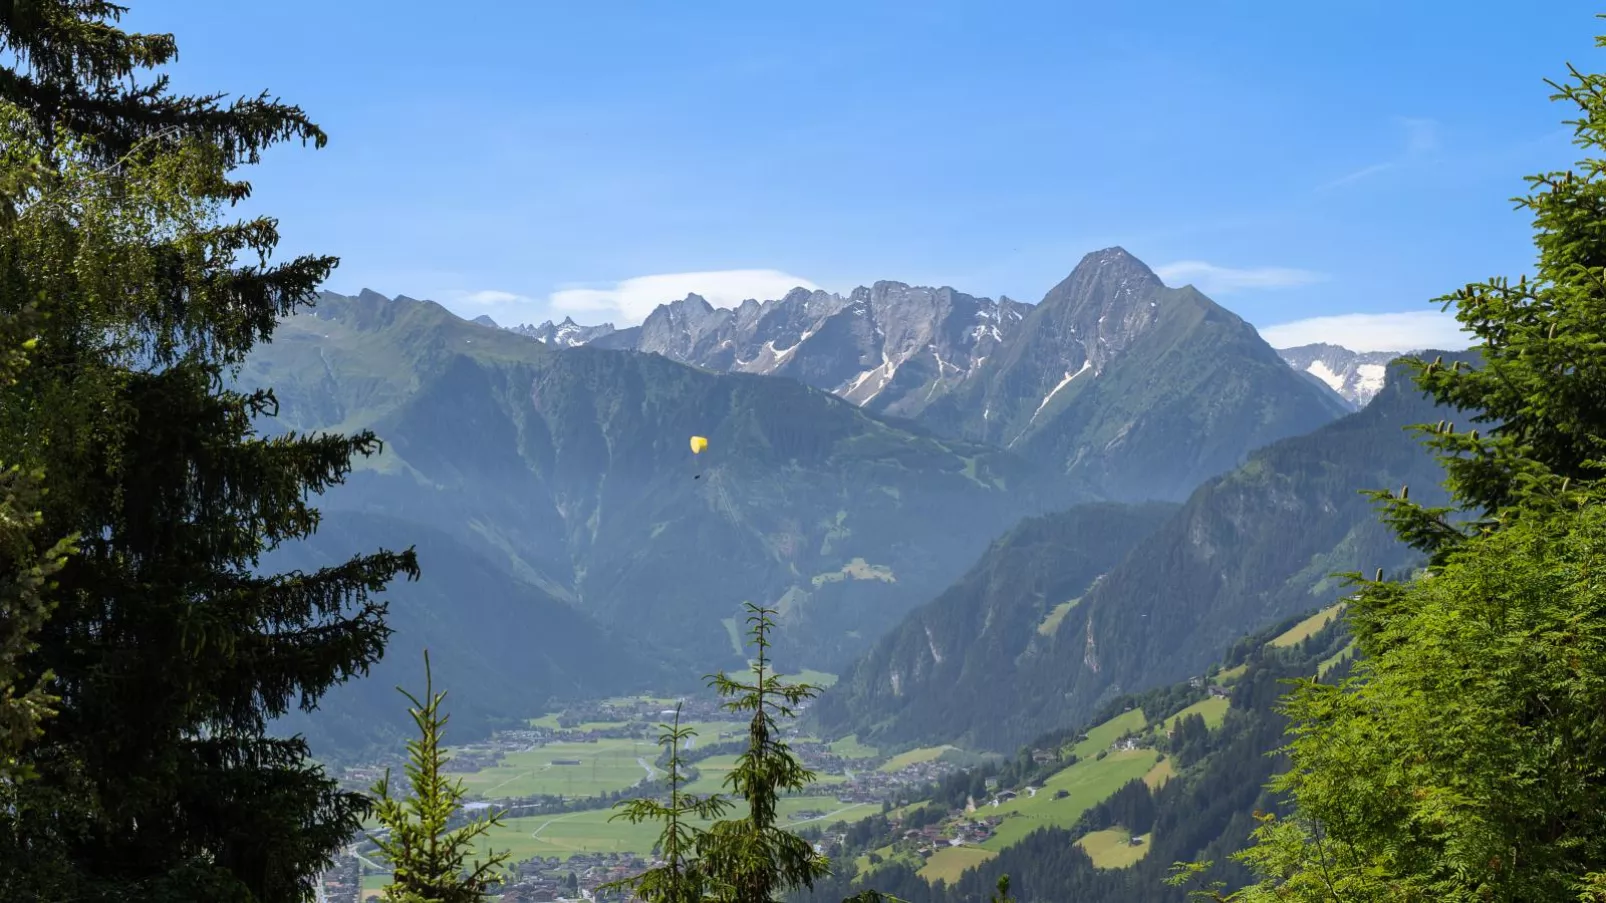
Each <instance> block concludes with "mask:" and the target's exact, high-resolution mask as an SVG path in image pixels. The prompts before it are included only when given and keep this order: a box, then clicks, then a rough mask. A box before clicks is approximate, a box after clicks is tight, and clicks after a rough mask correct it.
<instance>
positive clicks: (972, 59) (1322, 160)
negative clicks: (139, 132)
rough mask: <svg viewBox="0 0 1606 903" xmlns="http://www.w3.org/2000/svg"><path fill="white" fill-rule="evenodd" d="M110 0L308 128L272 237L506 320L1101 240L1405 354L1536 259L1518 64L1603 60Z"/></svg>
mask: <svg viewBox="0 0 1606 903" xmlns="http://www.w3.org/2000/svg"><path fill="white" fill-rule="evenodd" d="M129 2H130V4H131V5H132V6H133V7H134V9H133V12H132V13H131V15H130V16H129V18H128V19H127V20H126V24H128V25H129V26H130V27H134V28H139V29H144V30H158V31H171V32H174V33H175V34H176V35H177V37H178V39H179V47H180V59H179V61H178V63H177V64H176V65H175V66H174V67H173V68H172V70H171V71H172V74H173V77H174V81H175V82H176V83H177V85H178V86H179V87H180V88H182V89H187V90H225V91H233V92H256V91H259V90H263V89H268V90H271V91H273V92H275V93H277V94H279V95H281V96H282V97H284V98H285V99H286V100H290V101H292V102H295V103H299V104H301V105H302V106H303V107H305V108H306V109H307V110H308V111H309V112H310V113H312V114H313V115H314V117H315V119H317V121H319V123H320V124H321V125H323V126H324V128H325V129H326V130H327V131H328V132H329V134H330V142H329V145H328V147H326V148H325V149H323V150H321V151H316V152H315V151H312V150H310V149H309V150H302V149H300V148H299V147H297V148H284V149H280V150H276V151H275V152H273V153H272V154H270V155H269V157H268V158H267V160H266V161H265V163H264V165H263V166H262V167H260V168H259V169H258V170H257V171H256V172H254V173H253V174H252V175H251V179H252V181H253V183H254V184H255V186H256V188H257V195H256V198H255V199H254V200H253V201H252V209H260V210H265V211H268V212H272V213H273V214H275V215H277V216H279V217H280V219H281V221H282V226H283V230H284V233H285V236H286V241H285V244H284V245H283V250H285V251H290V252H301V251H319V252H325V253H333V254H337V255H339V256H340V257H341V258H342V265H341V267H340V268H339V270H338V271H337V272H336V274H335V276H334V277H333V279H332V280H331V282H330V285H329V288H331V289H333V290H336V291H343V292H354V291H356V290H357V289H359V288H364V287H368V288H373V289H375V290H378V291H381V292H384V293H386V294H398V293H400V294H407V295H411V296H413V297H424V298H433V299H435V300H439V301H441V302H443V303H445V304H447V305H448V306H450V307H453V309H455V310H457V311H458V312H460V313H464V314H468V315H473V314H478V313H490V314H491V315H492V316H493V317H495V318H496V319H497V320H498V321H499V322H503V323H511V322H519V321H535V320H539V319H544V318H546V317H548V316H558V317H561V316H563V315H564V314H567V313H572V314H573V315H574V316H575V318H576V319H577V320H579V321H581V322H598V321H601V320H604V319H608V320H613V321H614V322H616V323H618V324H619V325H623V324H624V323H626V322H630V321H634V320H639V319H640V317H641V316H643V315H644V313H645V312H646V311H647V310H650V308H651V306H652V305H653V304H656V303H658V302H661V301H668V300H671V299H672V298H674V297H679V296H682V295H684V294H685V292H686V291H688V290H696V291H699V292H701V293H702V294H704V295H706V296H708V297H709V298H710V299H711V300H714V301H716V302H727V303H729V302H734V301H737V300H740V299H741V297H744V296H748V295H757V296H759V297H768V296H774V295H779V294H780V293H781V292H782V291H784V289H785V287H788V286H790V285H792V284H795V283H802V284H808V285H814V286H820V287H823V288H826V289H830V290H836V291H847V290H849V289H851V288H853V287H854V286H855V285H859V284H866V283H869V282H872V281H875V280H877V279H895V280H900V281H904V282H911V283H916V284H947V285H952V286H954V287H956V288H958V289H960V290H962V291H966V292H970V293H972V294H977V295H989V296H997V295H999V294H1007V295H1010V296H1011V297H1014V298H1018V299H1021V300H1027V301H1035V300H1037V299H1038V298H1040V297H1041V296H1042V295H1043V293H1044V292H1045V291H1047V290H1048V289H1049V288H1050V287H1051V286H1052V285H1053V284H1054V283H1055V282H1057V281H1058V280H1059V279H1061V278H1063V277H1064V276H1065V275H1066V274H1067V273H1068V272H1069V271H1070V270H1071V268H1072V267H1073V266H1075V264H1076V262H1077V261H1078V260H1079V259H1080V258H1081V256H1082V255H1083V254H1084V253H1086V252H1088V251H1092V250H1095V249H1098V248H1101V247H1105V246H1108V245H1112V244H1119V245H1122V246H1124V247H1126V248H1127V249H1128V250H1130V251H1132V252H1133V253H1134V254H1136V255H1138V256H1139V257H1140V258H1142V259H1143V260H1145V261H1146V262H1148V263H1149V264H1150V265H1151V266H1153V267H1155V268H1156V269H1157V270H1158V271H1160V272H1161V274H1162V276H1164V277H1166V279H1167V281H1168V282H1170V283H1172V284H1180V283H1183V282H1193V283H1194V284H1196V285H1198V286H1199V287H1200V288H1202V289H1204V290H1205V291H1206V292H1207V293H1208V294H1210V295H1211V296H1212V297H1214V298H1215V299H1216V300H1217V301H1219V302H1221V303H1222V304H1224V305H1226V306H1227V307H1229V308H1231V309H1233V310H1235V311H1236V312H1238V313H1239V314H1241V315H1243V316H1244V317H1245V318H1246V319H1248V320H1249V321H1250V322H1252V323H1254V324H1256V325H1257V326H1259V327H1261V328H1262V330H1263V332H1266V333H1267V334H1268V337H1270V338H1273V339H1274V344H1282V343H1288V342H1293V341H1302V340H1312V339H1322V338H1326V339H1333V340H1339V341H1344V342H1347V343H1349V344H1351V345H1361V346H1368V345H1369V346H1372V347H1379V348H1381V347H1411V346H1413V345H1415V344H1422V343H1432V340H1433V338H1434V337H1437V336H1443V335H1444V327H1443V325H1442V323H1441V322H1439V321H1437V320H1436V318H1435V317H1434V315H1433V312H1434V311H1435V310H1436V308H1434V307H1433V306H1432V305H1430V304H1429V303H1428V301H1429V299H1431V298H1433V297H1435V296H1437V295H1441V294H1443V293H1446V292H1448V291H1451V290H1453V289H1455V288H1457V287H1459V286H1461V285H1463V284H1464V283H1466V282H1468V281H1473V280H1479V279H1483V278H1486V277H1489V276H1493V275H1511V276H1516V275H1518V274H1519V273H1521V272H1523V271H1524V270H1525V269H1526V268H1528V267H1529V266H1530V265H1531V263H1532V259H1533V250H1532V243H1531V232H1530V229H1529V224H1528V221H1527V218H1526V216H1525V215H1524V214H1523V213H1522V212H1520V211H1514V210H1513V208H1512V204H1511V203H1510V198H1511V197H1513V196H1515V195H1517V194H1519V193H1522V192H1523V191H1524V190H1525V186H1524V184H1523V182H1522V176H1523V175H1526V174H1529V173H1531V172H1535V171H1539V170H1543V169H1549V168H1554V167H1559V166H1566V165H1568V164H1569V163H1571V161H1573V160H1574V159H1575V158H1576V157H1577V156H1578V152H1577V149H1576V148H1574V147H1572V145H1571V144H1570V137H1571V136H1570V131H1569V130H1568V129H1567V128H1566V127H1565V126H1563V125H1562V121H1563V120H1564V119H1567V118H1569V117H1570V113H1571V111H1570V109H1568V108H1566V107H1564V105H1562V104H1558V103H1552V102H1549V101H1548V100H1547V97H1548V95H1549V94H1550V93H1551V90H1550V88H1549V87H1548V86H1547V85H1545V84H1544V81H1543V79H1545V78H1547V77H1548V78H1553V79H1561V78H1563V77H1564V76H1565V74H1566V63H1568V62H1569V61H1570V62H1573V63H1575V64H1577V65H1578V66H1580V68H1582V69H1584V70H1586V71H1589V70H1592V69H1603V70H1606V51H1602V50H1597V49H1596V48H1595V47H1594V42H1593V37H1594V35H1595V34H1596V33H1597V31H1601V32H1606V21H1602V20H1597V19H1595V18H1594V17H1593V13H1594V12H1595V11H1596V10H1594V9H1592V8H1590V7H1589V6H1588V5H1586V4H1584V3H1579V2H1572V0H1568V2H1554V0H1552V2H1544V3H1520V4H1519V3H1512V2H1507V0H1483V2H1470V0H1462V2H1454V3H1452V2H1448V0H1412V2H1409V3H1405V2H1400V0H1391V2H1375V0H1346V2H1345V3H1342V4H1325V5H1321V4H1305V3H1288V2H1285V0H1278V2H1272V0H1253V2H1250V0H1240V2H1235V0H1221V2H1214V3H1198V2H1182V0H1174V2H1149V0H1130V2H1123V3H1110V2H1099V3H1085V2H1076V0H1061V2H1052V3H982V2H971V3H950V2H920V3H914V2H909V3H904V2H898V3H892V2H872V3H865V2H854V3H839V2H824V0H819V2H812V3H802V4H766V3H752V2H745V3H736V2H722V0H698V2H692V3H668V2H638V3H619V2H614V3H609V2H590V3H574V2H569V3H556V2H493V0H481V2H474V3H457V4H443V3H440V2H428V3H425V2H415V0H389V2H385V3H379V2H371V0H340V2H327V0H320V2H311V0H280V2H278V3H275V4H262V3H241V2H230V3H218V2H216V0H206V2H201V0H129ZM1601 11H1606V4H1603V5H1602V9H1601ZM686 274H692V275H686ZM1401 312H1411V313H1412V314H1413V315H1414V316H1411V317H1405V318H1401V317H1392V318H1391V317H1388V316H1385V317H1381V318H1379V317H1375V316H1368V317H1359V318H1357V317H1354V316H1350V317H1349V318H1348V319H1339V320H1321V319H1317V320H1315V322H1309V321H1311V320H1312V318H1331V317H1334V316H1340V315H1358V314H1365V315H1379V314H1385V315H1394V314H1398V313H1401ZM1296 321H1300V325H1296V326H1292V327H1290V326H1288V325H1287V324H1290V323H1294V322H1296ZM1274 326H1280V327H1282V328H1280V329H1272V328H1270V327H1274Z"/></svg>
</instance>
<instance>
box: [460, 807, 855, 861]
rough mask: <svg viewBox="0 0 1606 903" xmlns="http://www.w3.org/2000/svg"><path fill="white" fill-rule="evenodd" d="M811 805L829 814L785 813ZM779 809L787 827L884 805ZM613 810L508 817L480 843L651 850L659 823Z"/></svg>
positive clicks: (532, 851)
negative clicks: (618, 816) (636, 821)
mask: <svg viewBox="0 0 1606 903" xmlns="http://www.w3.org/2000/svg"><path fill="white" fill-rule="evenodd" d="M810 809H814V810H819V811H821V812H824V813H825V815H824V816H823V817H819V818H815V819H811V820H808V821H803V820H790V819H787V816H789V815H792V814H794V813H798V812H802V811H805V810H810ZM779 810H780V813H781V817H782V819H783V820H784V821H783V823H784V824H786V825H787V826H788V827H794V826H795V827H803V826H805V825H810V824H814V825H824V824H830V823H832V822H835V821H839V820H843V819H846V820H849V821H852V820H854V819H859V818H864V817H866V816H868V815H871V814H874V813H876V812H879V811H880V807H879V806H875V805H871V804H868V803H863V804H858V805H844V804H843V803H841V802H838V801H837V800H836V799H835V798H833V797H828V796H804V797H788V798H786V799H783V800H781V802H780V806H779ZM743 812H744V809H743V807H742V806H740V805H737V806H735V807H732V809H731V810H730V811H729V812H727V813H726V817H727V818H739V817H741V815H742V814H743ZM614 814H615V810H611V809H589V810H585V811H581V812H570V813H566V814H559V815H532V816H529V817H524V818H509V819H507V820H506V821H505V823H504V824H503V825H502V826H501V827H498V828H493V829H492V830H491V831H490V832H489V834H487V836H486V838H485V842H484V844H483V845H482V847H481V849H486V848H489V849H493V850H497V851H501V850H509V851H511V852H512V854H513V861H515V862H517V861H520V860H523V859H529V858H531V857H533V856H557V857H559V858H566V857H568V856H572V855H574V854H575V853H638V854H641V855H646V854H648V853H649V852H651V851H652V845H653V842H654V841H656V840H657V839H658V832H659V830H660V826H659V825H657V824H653V823H650V822H649V823H643V824H639V825H632V824H630V823H629V822H626V821H624V820H623V819H620V820H618V821H610V819H611V818H612V817H613V815H614Z"/></svg>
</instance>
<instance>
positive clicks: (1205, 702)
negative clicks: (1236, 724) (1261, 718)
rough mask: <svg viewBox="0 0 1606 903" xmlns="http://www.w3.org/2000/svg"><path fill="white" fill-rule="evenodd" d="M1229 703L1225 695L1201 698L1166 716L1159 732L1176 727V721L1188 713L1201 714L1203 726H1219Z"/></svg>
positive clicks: (1212, 728) (1214, 727)
mask: <svg viewBox="0 0 1606 903" xmlns="http://www.w3.org/2000/svg"><path fill="white" fill-rule="evenodd" d="M1230 705H1231V703H1230V702H1228V700H1227V697H1225V696H1212V697H1210V698H1209V699H1201V700H1199V701H1198V702H1196V703H1194V704H1193V705H1190V706H1188V707H1187V708H1185V709H1183V710H1182V711H1180V712H1178V713H1176V714H1175V715H1172V716H1171V717H1170V718H1167V719H1166V720H1165V723H1164V724H1162V725H1161V726H1160V733H1162V734H1163V733H1165V732H1166V731H1168V730H1170V729H1172V728H1173V727H1176V725H1177V722H1178V721H1181V720H1182V719H1183V718H1185V717H1186V716H1188V715H1201V716H1203V717H1204V722H1205V727H1208V728H1210V729H1211V730H1215V729H1216V728H1218V727H1220V726H1221V722H1222V721H1225V720H1226V718H1227V708H1228V706H1230Z"/></svg>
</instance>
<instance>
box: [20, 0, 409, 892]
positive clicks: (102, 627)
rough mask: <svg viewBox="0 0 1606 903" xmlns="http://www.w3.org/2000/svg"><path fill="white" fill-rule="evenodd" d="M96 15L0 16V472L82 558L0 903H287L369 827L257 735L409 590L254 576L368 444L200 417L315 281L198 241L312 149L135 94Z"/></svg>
mask: <svg viewBox="0 0 1606 903" xmlns="http://www.w3.org/2000/svg"><path fill="white" fill-rule="evenodd" d="M120 12H121V10H120V8H119V7H116V6H113V5H111V4H107V3H101V2H95V0H89V2H76V0H38V2H29V3H11V4H5V5H3V7H0V45H3V46H4V48H5V49H6V50H8V51H9V52H10V54H11V57H10V58H9V59H8V63H9V65H7V66H5V67H0V107H3V112H4V114H5V122H4V127H5V130H6V131H5V135H4V139H3V140H0V146H4V147H5V148H6V150H7V151H8V152H9V153H10V154H11V156H9V157H8V158H7V163H8V164H11V163H15V162H16V159H17V157H19V156H20V157H22V158H27V157H28V156H29V155H30V154H31V155H32V162H31V163H29V165H30V166H32V167H33V168H32V169H30V170H28V172H29V175H28V179H27V180H26V181H25V182H24V183H23V184H22V185H21V187H20V188H16V182H15V180H12V181H10V182H9V183H8V187H10V188H16V191H15V193H13V194H12V195H11V196H9V197H8V198H7V199H6V200H7V203H8V205H9V208H10V209H9V213H8V218H7V221H6V228H5V230H4V232H3V242H0V307H3V309H0V314H4V315H6V316H11V315H16V314H18V313H21V312H22V311H23V310H24V309H25V305H28V306H31V305H35V304H36V305H37V308H38V312H39V319H38V321H37V324H36V335H37V346H36V350H35V351H34V353H33V354H32V356H31V361H30V366H29V367H28V368H27V369H26V370H25V371H23V372H22V373H21V374H20V375H19V379H18V380H17V381H16V382H15V384H13V385H11V386H9V387H6V388H4V389H3V390H0V459H5V460H9V461H13V462H17V463H21V464H24V465H26V466H28V467H30V468H33V467H39V468H43V471H44V481H43V484H42V488H43V489H44V490H45V492H46V494H45V495H44V496H43V497H42V498H41V499H40V502H39V506H40V511H41V514H42V527H41V529H42V531H43V534H42V535H44V536H66V535H71V536H77V537H78V548H77V551H76V553H75V554H73V555H72V556H71V557H70V558H69V559H68V560H67V562H66V564H65V566H64V567H63V568H62V570H61V571H60V573H59V575H58V577H57V581H58V586H57V588H56V589H55V590H54V591H53V592H52V594H51V600H50V601H51V602H52V604H53V606H54V610H53V613H52V616H51V618H50V619H49V620H48V621H47V622H46V623H45V624H44V625H43V627H42V628H41V629H40V630H39V631H38V632H37V634H36V642H37V645H36V648H34V649H33V650H32V651H30V652H29V653H28V654H26V655H25V656H23V657H22V658H21V659H20V662H19V664H18V670H19V671H20V678H19V682H20V685H21V686H24V687H27V686H30V685H31V684H33V683H34V682H35V681H37V680H38V679H40V678H44V677H46V676H47V675H48V679H47V683H46V686H47V688H48V690H49V692H50V693H51V694H52V695H54V696H56V697H58V699H59V702H57V703H56V705H55V708H56V714H55V715H54V717H51V718H48V719H46V720H45V721H44V722H43V724H42V733H41V734H40V735H39V736H38V737H37V738H36V739H35V740H34V741H33V742H32V743H31V744H29V745H28V746H27V747H26V748H25V749H24V751H23V753H22V755H21V757H20V759H21V762H22V763H23V764H24V765H25V766H26V767H28V768H30V769H31V770H32V771H33V772H34V773H35V777H34V778H33V779H32V780H30V781H28V782H26V783H24V784H22V785H20V787H18V788H7V790H8V791H14V792H8V794H7V798H6V800H5V801H4V805H0V864H3V867H4V868H5V869H6V874H4V875H0V898H4V899H16V900H29V901H32V900H40V899H51V900H73V901H75V903H88V901H96V900H117V901H139V900H161V901H188V900H195V901H200V900H207V901H218V900H225V901H226V900H242V901H243V900H250V901H260V903H268V901H289V900H301V899H303V898H304V897H306V896H307V895H308V894H309V893H310V891H311V887H312V880H313V876H314V875H315V874H316V873H317V871H318V870H319V869H320V868H321V867H322V866H323V865H325V864H326V863H327V862H328V861H329V858H330V856H331V854H332V853H333V852H334V851H335V850H336V849H337V848H338V847H339V846H340V845H341V844H342V843H343V842H345V840H346V839H347V837H348V836H349V835H350V834H351V833H352V831H353V829H354V828H356V826H357V824H358V819H359V816H360V815H361V813H362V812H363V811H365V809H366V805H367V803H366V800H365V799H364V798H363V797H362V796H361V795H359V794H353V793H344V792H340V791H339V790H338V789H337V787H336V785H335V783H334V781H333V780H331V779H330V778H329V777H328V776H327V775H325V774H324V773H323V771H322V770H321V769H320V768H319V767H317V766H316V765H314V764H312V763H311V762H310V761H309V760H308V759H307V749H306V745H305V744H304V743H303V742H302V741H301V740H300V739H298V738H272V737H269V736H267V735H266V726H267V723H268V721H269V720H270V719H272V718H274V717H275V716H278V715H280V714H282V713H284V712H285V711H287V710H288V709H290V708H292V707H297V706H299V707H301V708H311V707H313V706H315V705H316V704H317V702H318V700H319V699H320V697H321V696H322V695H323V694H324V693H325V692H326V691H327V690H328V689H329V688H330V687H332V686H334V685H336V684H338V683H340V682H341V681H344V680H346V679H348V678H350V677H352V676H355V675H358V674H361V673H363V672H364V671H365V670H366V669H367V667H368V666H369V665H370V664H371V663H373V662H374V661H376V660H377V659H378V658H379V656H380V654H381V652H382V651H383V648H384V643H385V639H386V637H387V635H388V629H387V627H386V625H385V623H384V613H385V607H384V605H383V604H382V603H381V602H378V601H376V600H375V599H374V598H373V596H374V594H376V593H378V592H379V591H381V590H382V589H383V588H384V587H385V586H386V584H387V583H388V582H389V581H390V580H391V579H392V578H393V577H394V576H396V575H398V574H406V575H408V576H416V565H415V563H414V560H413V556H412V554H411V553H410V552H403V553H391V552H380V553H378V554H375V555H364V556H359V557H356V558H353V559H351V560H349V561H345V562H343V563H340V564H337V565H334V566H331V567H328V568H324V569H321V570H319V571H317V572H313V573H301V572H291V573H285V574H264V573H261V572H259V571H258V570H257V569H256V567H255V566H256V565H257V563H258V561H259V558H260V556H261V554H262V553H263V552H264V551H265V550H267V549H271V548H273V547H274V546H277V545H279V544H281V543H289V542H296V541H298V540H301V539H304V538H305V537H307V536H308V535H310V534H312V533H313V532H314V531H315V530H316V528H317V526H318V515H317V512H316V510H315V509H313V508H312V507H311V505H310V503H309V499H310V497H311V496H313V495H316V494H318V493H320V492H322V491H324V490H325V489H327V488H328V487H330V486H332V485H334V484H336V483H339V482H340V481H341V480H342V479H343V478H344V477H345V476H346V474H347V473H348V472H349V471H350V469H351V466H352V460H353V458H355V457H357V456H362V455H371V454H374V453H376V452H377V451H379V443H378V440H377V439H376V438H375V437H374V435H373V434H372V433H359V434H357V435H353V436H342V435H332V434H326V435H319V436H299V435H284V436H279V437H276V438H273V439H263V438H261V437H259V436H257V435H256V434H255V431H254V427H253V423H254V421H255V420H256V419H257V418H259V417H262V416H266V415H270V414H271V413H272V412H273V410H274V407H275V404H274V400H273V397H272V396H271V394H269V393H266V392H244V393H242V392H235V391H228V390H224V389H222V388H221V386H222V384H223V383H224V382H225V380H226V378H227V377H228V375H229V374H230V372H231V370H232V368H234V367H236V366H237V365H238V364H239V363H240V361H241V360H242V359H243V358H244V357H245V355H246V354H247V352H249V351H250V349H251V348H252V347H253V346H254V345H256V344H257V343H259V342H262V341H265V340H267V339H268V338H269V337H270V336H271V335H272V333H273V330H274V327H275V324H276V323H277V321H278V318H279V317H280V316H281V315H284V314H287V313H290V312H291V311H294V310H296V309H298V308H301V307H304V306H306V305H307V304H309V303H310V302H311V301H312V300H313V298H314V292H315V288H316V286H317V285H318V284H319V283H320V282H321V281H322V280H323V279H324V278H325V277H326V276H327V275H328V273H329V271H330V270H331V268H332V267H333V266H334V264H335V260H334V259H333V258H329V257H302V258H296V259H291V260H287V261H283V262H279V263H272V264H269V263H267V262H266V261H268V260H270V259H271V258H272V253H273V250H274V247H275V245H276V244H277V241H278V235H277V230H276V227H275V224H274V221H273V220H272V219H269V218H266V217H263V218H258V219H253V220H247V221H243V222H225V221H222V220H220V219H219V218H218V216H217V211H218V209H219V207H220V205H222V206H224V207H225V208H226V205H227V204H228V203H230V202H233V201H236V200H238V199H240V198H242V197H243V196H245V194H246V193H247V192H248V186H247V185H246V183H244V182H243V181H238V180H237V179H236V178H235V174H234V167H235V166H236V165H239V164H244V163H251V162H255V160H256V158H257V155H258V154H259V153H260V152H261V151H262V150H263V149H264V148H266V147H267V146H269V145H272V144H275V143H277V142H279V141H281V140H283V139H285V138H288V137H296V136H299V137H303V138H313V139H315V140H321V133H318V132H317V131H316V128H315V127H313V126H311V125H310V123H308V122H307V121H306V119H305V117H304V116H303V115H302V114H301V112H300V111H299V110H296V109H295V108H292V107H286V106H283V105H279V104H274V103H268V102H265V101H261V100H245V101H242V102H240V103H237V104H233V105H231V106H227V107H225V106H221V105H220V104H218V103H217V101H218V99H219V98H216V97H213V98H189V97H180V96H175V95H172V94H171V93H169V91H168V89H167V83H166V81H165V79H161V78H158V79H153V80H150V81H147V82H145V83H143V84H141V83H140V82H139V81H138V79H137V78H136V77H135V76H137V75H138V74H139V73H140V72H141V71H142V70H148V69H149V68H151V67H153V66H156V65H160V64H162V63H164V62H166V61H167V60H168V59H170V58H171V57H172V56H173V54H174V52H175V51H174V47H173V42H172V39H171V37H169V36H140V35H128V34H124V33H122V32H120V31H119V30H118V29H117V28H116V27H115V21H114V20H115V17H116V15H117V14H119V13H120Z"/></svg>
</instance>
